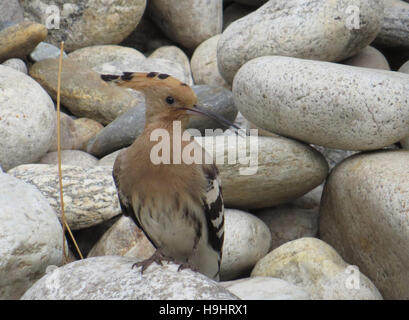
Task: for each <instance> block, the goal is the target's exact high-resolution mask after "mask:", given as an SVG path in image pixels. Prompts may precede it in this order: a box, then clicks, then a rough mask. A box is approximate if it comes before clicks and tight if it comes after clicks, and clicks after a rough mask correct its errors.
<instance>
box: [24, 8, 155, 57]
mask: <svg viewBox="0 0 409 320" xmlns="http://www.w3.org/2000/svg"><path fill="white" fill-rule="evenodd" d="M146 2H147V1H146V0H127V1H122V0H103V1H102V0H70V1H66V0H37V1H32V0H20V3H21V5H22V6H23V8H24V15H25V17H26V18H28V19H29V20H34V21H38V22H40V23H44V24H48V25H50V27H49V29H48V32H49V35H48V37H47V42H51V43H53V44H55V45H57V46H59V45H60V42H61V41H64V42H65V48H66V50H67V51H73V50H76V49H78V48H83V47H87V46H92V45H99V44H116V43H119V42H121V41H122V40H123V39H125V38H126V37H127V36H128V35H129V34H130V33H131V32H132V31H133V30H134V29H135V28H136V26H137V25H138V23H139V21H140V20H141V18H142V15H143V13H144V11H145V7H146ZM56 16H58V17H59V24H58V25H57V24H56V20H57V19H55V18H54V17H56ZM53 18H54V19H53Z"/></svg>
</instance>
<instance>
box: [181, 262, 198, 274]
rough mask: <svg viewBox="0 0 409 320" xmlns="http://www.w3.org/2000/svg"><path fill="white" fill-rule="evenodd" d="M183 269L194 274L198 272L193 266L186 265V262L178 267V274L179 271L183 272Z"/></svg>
mask: <svg viewBox="0 0 409 320" xmlns="http://www.w3.org/2000/svg"><path fill="white" fill-rule="evenodd" d="M184 269H190V270H192V271H195V272H197V271H198V269H197V268H196V267H195V266H193V265H191V264H190V263H188V262H185V263H182V264H181V265H180V266H179V268H178V272H179V271H180V270H184Z"/></svg>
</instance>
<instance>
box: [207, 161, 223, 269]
mask: <svg viewBox="0 0 409 320" xmlns="http://www.w3.org/2000/svg"><path fill="white" fill-rule="evenodd" d="M203 172H204V174H205V177H206V180H207V186H206V193H205V197H204V199H203V202H204V211H205V215H206V220H207V229H208V238H209V239H208V241H209V244H210V246H211V247H212V248H213V249H214V250H215V251H216V252H218V253H219V256H220V259H219V265H220V261H221V257H222V248H223V241H224V205H223V196H222V186H221V180H220V176H219V170H218V169H217V167H216V166H215V165H205V166H203Z"/></svg>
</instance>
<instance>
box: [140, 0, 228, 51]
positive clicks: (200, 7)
mask: <svg viewBox="0 0 409 320" xmlns="http://www.w3.org/2000/svg"><path fill="white" fill-rule="evenodd" d="M148 4H149V5H148V8H149V10H148V13H149V14H150V16H151V18H152V19H153V21H154V22H155V23H156V25H157V26H158V27H159V28H161V29H162V31H163V32H164V33H165V34H166V35H167V36H168V37H169V38H170V39H172V40H174V41H176V42H177V43H179V44H181V45H182V46H183V47H185V48H188V49H192V50H193V49H194V48H195V47H197V46H198V45H199V44H200V43H202V42H203V41H205V40H206V39H209V38H210V37H212V36H214V35H216V34H218V33H221V31H222V24H223V4H222V2H221V1H220V0H196V1H191V0H151V1H149V2H148Z"/></svg>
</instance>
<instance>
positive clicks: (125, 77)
mask: <svg viewBox="0 0 409 320" xmlns="http://www.w3.org/2000/svg"><path fill="white" fill-rule="evenodd" d="M101 79H102V80H104V81H112V82H115V83H116V84H117V85H118V86H120V87H126V88H131V89H134V90H137V91H140V92H142V93H143V94H144V95H145V101H146V122H147V123H150V122H155V121H175V120H180V121H182V123H185V124H186V123H187V121H188V119H189V118H190V117H191V116H194V115H203V116H207V117H209V118H211V119H213V120H215V121H217V122H219V123H220V124H222V125H223V126H229V127H230V126H232V127H233V128H236V129H239V127H237V126H236V125H235V124H233V123H231V122H230V121H229V120H227V119H225V118H223V117H221V116H220V115H218V114H216V113H214V112H211V111H209V110H207V109H206V108H204V107H202V106H200V105H199V104H198V100H197V96H196V94H195V93H194V91H193V90H192V88H191V87H189V86H188V85H187V84H186V83H183V82H181V81H179V80H177V79H175V78H174V77H172V76H170V75H168V74H165V73H158V72H150V73H142V72H124V73H123V74H122V76H118V75H101Z"/></svg>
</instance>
